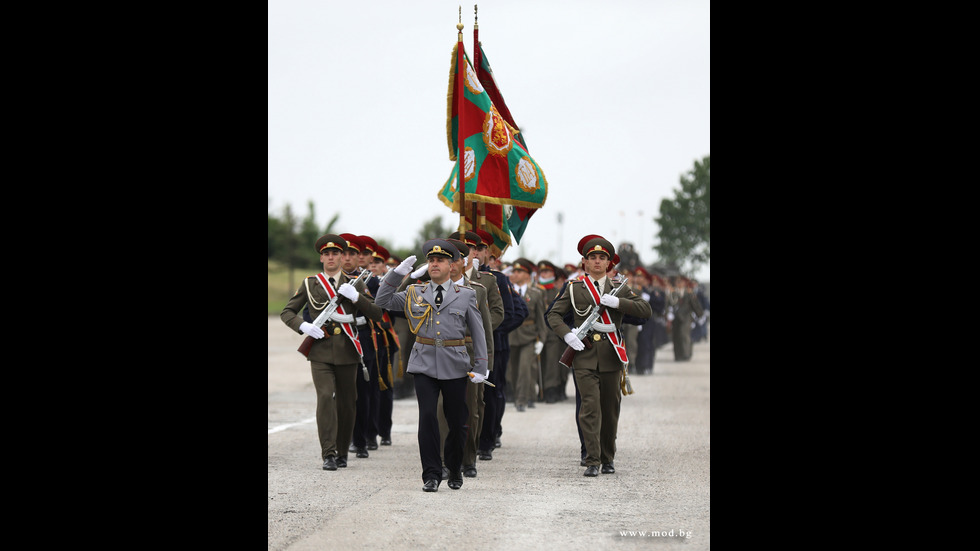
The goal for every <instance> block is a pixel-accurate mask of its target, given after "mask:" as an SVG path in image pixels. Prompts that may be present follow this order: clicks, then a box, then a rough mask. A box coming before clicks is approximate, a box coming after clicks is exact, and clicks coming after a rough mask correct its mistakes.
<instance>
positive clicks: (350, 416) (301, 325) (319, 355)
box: [280, 234, 382, 471]
mask: <svg viewBox="0 0 980 551" xmlns="http://www.w3.org/2000/svg"><path fill="white" fill-rule="evenodd" d="M314 249H315V250H316V251H317V252H318V253H319V254H320V262H322V263H323V272H321V273H320V274H317V275H315V276H310V277H308V278H306V279H305V280H304V281H303V283H302V285H300V287H299V289H298V290H297V291H296V294H295V295H293V298H291V299H289V301H288V302H287V303H286V306H285V308H283V309H282V314H280V318H281V319H282V321H283V323H285V324H286V325H287V326H289V327H290V328H291V329H293V330H294V331H296V332H297V333H301V334H305V335H307V336H309V337H312V338H313V339H315V340H314V341H313V344H312V346H311V347H310V350H309V354H308V355H307V359H308V360H309V361H310V369H311V371H312V374H313V386H314V388H315V389H316V426H317V433H318V435H319V438H320V458H321V460H322V461H323V469H324V470H327V471H335V470H337V467H346V466H347V449H348V446H349V445H350V442H351V436H352V434H353V431H354V418H355V401H356V399H357V382H356V381H357V379H356V378H357V377H358V376H359V374H360V364H361V354H362V350H361V347H360V341H359V340H358V336H357V326H356V324H355V323H356V322H355V321H354V320H355V319H356V318H357V317H358V316H367V317H369V318H370V319H373V320H380V319H381V316H382V312H381V308H378V307H377V306H375V305H374V303H373V302H371V299H370V297H368V296H367V295H362V293H361V292H360V291H363V282H362V283H359V284H358V288H355V287H354V286H353V285H351V284H350V283H348V281H350V280H351V278H348V277H347V275H346V274H345V273H344V272H343V270H342V269H341V267H342V260H341V258H342V254H343V252H344V251H345V250H346V249H347V241H346V240H345V239H344V238H342V237H340V236H339V235H335V234H327V235H324V236H322V237H320V238H319V239H317V240H316V243H315V244H314ZM331 297H336V299H337V300H338V301H339V304H340V307H339V308H338V309H337V311H336V312H335V313H334V314H333V315H332V316H331V318H330V319H329V320H328V321H327V323H326V324H325V325H323V326H322V327H316V326H314V325H313V324H312V323H310V322H307V321H304V320H303V316H302V315H301V314H300V312H301V310H302V309H303V307H304V306H306V307H307V308H309V311H310V314H311V315H312V316H313V318H316V317H317V316H318V315H319V312H320V311H321V310H323V309H324V308H325V307H326V306H327V304H328V303H329V302H330V300H331Z"/></svg>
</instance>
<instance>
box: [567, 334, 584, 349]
mask: <svg viewBox="0 0 980 551" xmlns="http://www.w3.org/2000/svg"><path fill="white" fill-rule="evenodd" d="M565 342H566V343H568V346H571V347H572V350H585V344H584V343H582V341H580V340H579V339H578V337H576V336H575V333H568V334H567V335H565Z"/></svg>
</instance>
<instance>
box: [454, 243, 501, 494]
mask: <svg viewBox="0 0 980 551" xmlns="http://www.w3.org/2000/svg"><path fill="white" fill-rule="evenodd" d="M466 234H467V236H468V237H469V239H468V241H470V242H472V243H473V246H474V249H475V247H476V243H475V242H474V241H473V240H474V239H479V237H478V236H477V235H476V234H475V233H473V232H466ZM452 235H459V232H456V233H453V234H452ZM446 241H449V242H450V243H452V244H453V245H455V246H456V249H457V250H459V255H460V258H459V260H454V261H453V262H452V263H451V266H450V272H449V278H450V280H451V281H452V282H453V283H455V284H456V285H464V286H467V287H472V288H473V289H474V290H475V291H476V296H477V302H478V304H479V305H480V313H481V314H482V315H483V333H484V335H483V338H484V340H486V341H487V368H488V369H489V368H490V366H492V365H493V351H492V350H493V327H494V323H496V324H497V325H499V324H500V321H501V320H502V319H503V304H502V303H501V304H500V305H499V310H498V309H494V310H491V306H490V305H491V304H493V303H492V302H491V301H490V299H489V291H490V290H489V289H488V288H487V287H485V286H484V285H482V284H480V283H476V282H475V281H473V280H471V279H469V278H467V277H466V275H465V274H464V270H465V268H466V266H467V265H468V264H469V262H470V257H471V255H470V253H471V252H472V253H474V254H475V252H476V251H473V250H471V249H470V247H469V245H467V243H466V242H463V241H460V240H459V239H455V238H452V236H450V238H448V239H446ZM491 279H493V278H490V277H484V278H482V279H481V281H484V282H486V281H488V280H491ZM494 283H496V282H494ZM494 291H495V292H496V286H494ZM496 299H497V302H500V296H499V293H498V295H497V297H496ZM473 338H477V337H475V336H472V335H470V334H469V332H468V331H467V334H466V341H467V342H466V351H467V352H468V353H469V354H470V363H471V365H475V361H474V358H473V344H472V339H473ZM491 371H492V370H491ZM483 387H484V385H467V386H466V408H467V409H468V410H469V417H468V418H467V423H466V442H465V443H464V445H463V476H466V477H469V478H473V477H475V476H476V446H477V442H478V441H479V439H480V429H482V427H483V414H484V411H485V407H484V403H483V393H484V390H483ZM440 405H441V404H440ZM439 409H440V412H441V410H442V408H441V407H440V408H439ZM439 430H440V433H441V434H442V436H443V439H445V437H446V436H447V435H448V433H449V426H448V424H447V422H446V416H445V415H440V416H439ZM443 474H446V472H445V471H444V472H443Z"/></svg>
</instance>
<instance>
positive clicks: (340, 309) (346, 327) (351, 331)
mask: <svg viewBox="0 0 980 551" xmlns="http://www.w3.org/2000/svg"><path fill="white" fill-rule="evenodd" d="M316 277H317V279H319V280H320V284H321V285H323V288H324V289H326V290H327V295H329V296H330V300H333V299H334V297H336V296H337V291H334V290H333V286H332V285H330V282H329V281H327V277H326V276H325V275H323V272H320V273H318V274H316ZM337 313H338V314H341V315H343V314H346V313H347V312H345V311H344V307H343V306H341V305H340V304H338V305H337ZM340 326H341V327H342V328H343V329H344V333H346V334H347V337H348V338H350V342H352V343H354V348H356V349H357V354H358V355H359V356H361V357H362V358H363V357H364V350H363V349H362V348H361V340H360V339H358V338H357V333H356V332H355V331H354V328H353V327H351V324H349V323H341V324H340Z"/></svg>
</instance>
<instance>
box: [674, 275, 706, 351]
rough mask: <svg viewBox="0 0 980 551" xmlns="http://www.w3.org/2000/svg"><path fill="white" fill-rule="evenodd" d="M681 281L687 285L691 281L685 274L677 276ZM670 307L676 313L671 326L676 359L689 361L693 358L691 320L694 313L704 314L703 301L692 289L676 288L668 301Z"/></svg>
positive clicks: (699, 315)
mask: <svg viewBox="0 0 980 551" xmlns="http://www.w3.org/2000/svg"><path fill="white" fill-rule="evenodd" d="M677 280H678V281H679V282H682V283H681V284H682V285H684V286H685V287H686V286H687V282H688V281H689V280H688V279H687V278H685V277H684V276H680V277H678V278H677ZM668 308H669V309H671V312H673V314H674V321H673V322H672V323H673V327H672V328H671V333H672V335H671V336H672V337H673V341H674V360H675V361H687V360H690V359H691V354H692V351H693V348H692V346H691V322H692V321H694V315H695V314H697V316H698V317H701V316H703V315H704V308H703V307H702V306H701V301H699V300H698V297H697V295H696V294H694V293H692V292H691V290H690V289H686V290H685V289H683V288H682V289H680V290H677V289H675V290H674V291H673V292H672V293H671V294H670V302H668Z"/></svg>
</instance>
